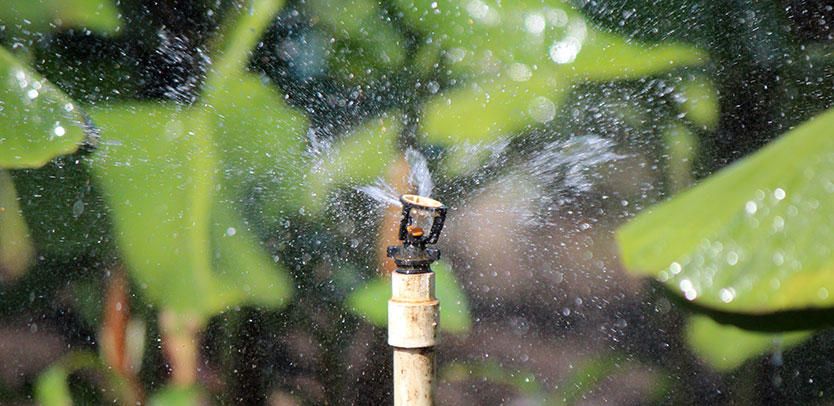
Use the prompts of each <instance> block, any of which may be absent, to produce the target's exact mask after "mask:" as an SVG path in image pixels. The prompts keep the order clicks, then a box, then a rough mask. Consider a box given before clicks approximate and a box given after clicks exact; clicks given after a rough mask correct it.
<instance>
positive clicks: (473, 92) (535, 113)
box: [422, 72, 571, 145]
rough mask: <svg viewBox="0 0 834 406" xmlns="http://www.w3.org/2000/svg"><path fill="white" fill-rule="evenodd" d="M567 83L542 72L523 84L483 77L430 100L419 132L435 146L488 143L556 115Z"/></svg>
mask: <svg viewBox="0 0 834 406" xmlns="http://www.w3.org/2000/svg"><path fill="white" fill-rule="evenodd" d="M570 86H571V83H570V82H569V81H568V80H565V79H562V78H560V77H559V76H558V75H551V74H548V73H547V72H536V73H531V74H530V77H529V79H528V80H527V81H526V82H523V83H521V82H517V81H515V80H513V79H511V78H508V77H505V78H500V79H494V78H493V79H485V80H482V81H478V82H475V83H472V84H470V85H467V86H464V87H460V88H456V89H452V90H450V91H449V92H446V93H444V94H441V95H440V96H438V97H435V98H432V99H430V100H429V101H428V102H427V103H426V106H425V108H424V109H425V113H424V115H425V118H424V120H425V121H424V123H423V126H422V130H423V131H424V132H425V134H426V140H427V141H428V142H431V143H437V144H445V145H448V144H455V143H461V142H466V143H473V144H474V143H481V142H491V141H495V140H496V139H498V138H500V137H501V136H504V135H507V134H509V133H511V132H514V131H517V130H519V129H521V128H524V127H525V126H526V125H529V124H532V123H535V122H538V123H546V122H549V121H551V120H553V118H554V117H555V116H556V112H557V108H558V107H557V106H559V105H561V103H562V100H563V99H564V97H565V95H566V94H567V92H568V90H570Z"/></svg>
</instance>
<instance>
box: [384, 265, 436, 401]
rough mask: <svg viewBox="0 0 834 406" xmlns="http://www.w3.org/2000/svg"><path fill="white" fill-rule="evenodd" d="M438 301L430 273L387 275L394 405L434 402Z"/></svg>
mask: <svg viewBox="0 0 834 406" xmlns="http://www.w3.org/2000/svg"><path fill="white" fill-rule="evenodd" d="M439 306H440V304H439V302H438V301H437V298H436V297H435V296H434V272H431V271H429V272H424V273H417V274H410V275H409V274H403V273H399V272H394V273H393V274H391V300H389V301H388V344H389V345H391V346H392V347H394V405H395V406H406V405H407V406H424V405H432V404H433V403H434V346H435V343H436V342H437V329H438V320H439Z"/></svg>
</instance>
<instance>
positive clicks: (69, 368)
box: [35, 351, 128, 406]
mask: <svg viewBox="0 0 834 406" xmlns="http://www.w3.org/2000/svg"><path fill="white" fill-rule="evenodd" d="M80 370H91V371H93V372H97V373H101V375H102V377H104V378H106V385H108V387H107V390H103V391H102V392H103V393H107V392H108V391H111V390H112V391H113V392H111V393H117V394H119V393H121V391H122V390H123V389H124V387H125V382H124V381H123V380H121V379H120V378H119V377H118V376H116V375H115V374H112V373H110V371H109V370H108V369H106V368H105V367H104V365H103V364H102V363H101V361H100V360H99V359H98V357H96V355H95V354H93V353H91V352H88V351H75V352H70V353H67V354H66V355H64V356H63V357H62V358H61V359H59V360H58V361H56V362H55V363H53V364H52V366H50V367H49V368H48V369H47V370H46V371H44V372H43V373H41V375H40V376H39V377H38V380H37V381H36V382H35V399H36V400H37V402H38V404H40V405H44V406H53V405H55V406H65V405H72V404H73V401H72V394H71V392H70V388H69V384H68V382H67V379H68V378H69V376H70V375H71V374H73V373H75V372H77V371H80ZM126 399H128V398H122V399H121V400H123V401H126ZM117 400H119V399H118V398H117V399H115V401H117Z"/></svg>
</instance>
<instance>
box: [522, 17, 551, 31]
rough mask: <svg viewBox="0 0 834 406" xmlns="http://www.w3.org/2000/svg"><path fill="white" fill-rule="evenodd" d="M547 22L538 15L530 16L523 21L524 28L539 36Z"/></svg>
mask: <svg viewBox="0 0 834 406" xmlns="http://www.w3.org/2000/svg"><path fill="white" fill-rule="evenodd" d="M546 26H547V22H546V21H545V19H544V16H543V15H541V14H538V13H534V14H530V15H528V16H527V18H525V19H524V28H525V29H526V30H527V32H529V33H530V34H533V35H539V34H541V33H542V32H544V29H545V27H546Z"/></svg>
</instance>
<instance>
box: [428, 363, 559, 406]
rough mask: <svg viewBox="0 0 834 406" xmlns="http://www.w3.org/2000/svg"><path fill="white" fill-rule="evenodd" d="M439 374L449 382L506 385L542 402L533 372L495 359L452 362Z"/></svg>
mask: <svg viewBox="0 0 834 406" xmlns="http://www.w3.org/2000/svg"><path fill="white" fill-rule="evenodd" d="M440 376H441V379H442V380H444V381H451V382H465V381H467V380H472V381H479V382H488V383H489V384H491V385H507V386H510V387H512V388H514V389H516V390H517V391H518V392H519V393H521V394H524V395H526V396H528V397H532V398H534V399H536V400H538V403H537V404H544V402H543V400H544V399H543V398H544V397H545V393H544V391H543V388H542V386H541V384H540V383H539V382H538V380H537V379H536V375H535V374H534V373H532V372H530V371H525V370H521V371H514V370H510V369H509V368H507V367H504V366H502V365H501V364H500V363H498V362H495V361H482V362H452V363H451V364H449V365H447V366H446V367H444V368H443V370H442V371H441V372H440Z"/></svg>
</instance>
